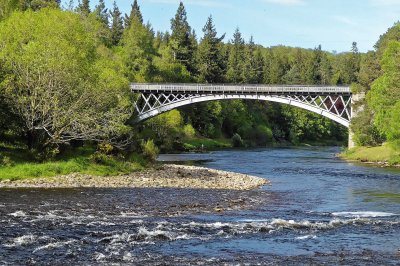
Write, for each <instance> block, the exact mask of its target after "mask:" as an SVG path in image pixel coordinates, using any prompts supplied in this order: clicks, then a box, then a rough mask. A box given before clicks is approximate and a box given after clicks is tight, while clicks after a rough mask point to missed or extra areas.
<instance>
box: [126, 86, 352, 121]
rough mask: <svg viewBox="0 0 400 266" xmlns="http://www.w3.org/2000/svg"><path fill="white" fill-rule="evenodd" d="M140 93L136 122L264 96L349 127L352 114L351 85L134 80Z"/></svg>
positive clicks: (266, 99) (134, 89) (134, 88)
mask: <svg viewBox="0 0 400 266" xmlns="http://www.w3.org/2000/svg"><path fill="white" fill-rule="evenodd" d="M131 91H132V92H134V93H138V94H139V98H138V100H137V101H136V102H135V108H136V111H137V112H136V113H137V117H136V122H142V121H145V120H147V119H149V118H152V117H155V116H157V115H159V114H162V113H165V112H167V111H170V110H173V109H176V108H179V107H182V106H185V105H191V104H195V103H200V102H207V101H217V100H233V99H242V100H260V101H270V102H278V103H282V104H287V105H291V106H296V107H299V108H302V109H305V110H308V111H311V112H314V113H317V114H319V115H322V116H324V117H327V118H329V119H331V120H333V121H335V122H337V123H339V124H341V125H343V126H345V127H347V128H349V126H350V121H351V117H352V109H351V104H352V94H351V91H350V88H349V87H338V86H307V85H294V86H286V85H220V84H219V85H218V84H217V85H216V84H131Z"/></svg>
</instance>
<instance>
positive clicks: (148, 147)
mask: <svg viewBox="0 0 400 266" xmlns="http://www.w3.org/2000/svg"><path fill="white" fill-rule="evenodd" d="M142 153H143V156H144V157H145V158H146V159H148V160H150V161H153V162H154V161H155V160H156V159H157V156H158V153H159V149H158V148H157V146H156V145H155V144H154V141H153V140H147V141H143V142H142Z"/></svg>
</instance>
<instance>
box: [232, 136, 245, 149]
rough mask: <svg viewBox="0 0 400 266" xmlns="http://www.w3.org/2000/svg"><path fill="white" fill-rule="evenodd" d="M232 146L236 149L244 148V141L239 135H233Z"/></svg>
mask: <svg viewBox="0 0 400 266" xmlns="http://www.w3.org/2000/svg"><path fill="white" fill-rule="evenodd" d="M232 145H233V147H236V148H238V147H243V140H242V137H241V136H240V135H239V134H237V133H236V134H235V135H233V137H232Z"/></svg>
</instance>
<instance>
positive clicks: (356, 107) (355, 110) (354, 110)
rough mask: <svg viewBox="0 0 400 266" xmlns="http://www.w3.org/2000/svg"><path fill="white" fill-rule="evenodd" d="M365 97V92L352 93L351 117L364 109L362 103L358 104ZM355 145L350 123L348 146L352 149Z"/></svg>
mask: <svg viewBox="0 0 400 266" xmlns="http://www.w3.org/2000/svg"><path fill="white" fill-rule="evenodd" d="M364 99H365V93H357V94H353V97H352V98H351V117H352V118H354V117H356V116H357V114H359V113H360V112H362V111H363V110H364V105H362V104H360V103H361V102H362V101H364ZM356 146H357V144H356V142H355V141H354V132H353V131H352V130H351V124H350V127H349V143H348V148H349V149H353V148H355V147H356Z"/></svg>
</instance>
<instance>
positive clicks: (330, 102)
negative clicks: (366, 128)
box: [135, 93, 351, 121]
mask: <svg viewBox="0 0 400 266" xmlns="http://www.w3.org/2000/svg"><path fill="white" fill-rule="evenodd" d="M210 96H214V97H215V96H216V95H215V94H214V95H200V94H185V93H147V94H139V97H138V99H137V101H136V102H135V108H136V112H137V115H138V117H139V120H140V117H141V116H143V115H145V114H148V113H150V112H152V111H154V110H159V109H161V108H163V107H167V106H168V105H173V104H176V103H179V102H183V101H188V102H189V103H190V102H191V100H194V99H196V98H202V97H210ZM220 96H223V97H226V99H249V95H220ZM250 96H251V95H250ZM260 96H261V97H260ZM264 96H266V95H264ZM254 97H259V99H260V100H263V99H262V95H258V96H255V95H253V98H254ZM268 97H275V98H280V99H282V100H287V101H289V102H293V101H295V102H298V103H301V104H302V105H307V106H310V107H314V108H315V107H316V108H318V109H319V110H321V111H322V112H328V113H330V114H333V115H335V116H338V117H340V118H343V119H345V120H346V121H350V120H351V95H336V94H334V95H295V94H294V95H293V94H289V95H268ZM222 99H223V98H222ZM189 103H188V104H189ZM157 113H158V112H157Z"/></svg>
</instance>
